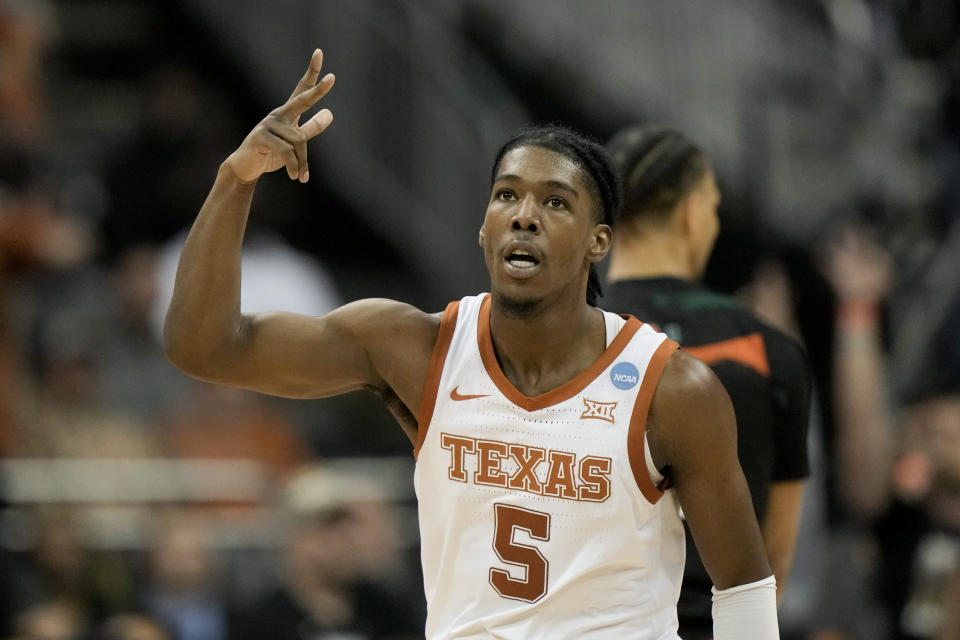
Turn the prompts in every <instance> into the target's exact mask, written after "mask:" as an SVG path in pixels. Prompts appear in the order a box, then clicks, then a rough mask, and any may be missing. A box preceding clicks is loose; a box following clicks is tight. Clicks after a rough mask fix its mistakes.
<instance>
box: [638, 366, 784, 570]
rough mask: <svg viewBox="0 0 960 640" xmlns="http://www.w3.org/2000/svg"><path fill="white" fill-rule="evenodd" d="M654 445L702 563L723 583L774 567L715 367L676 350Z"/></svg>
mask: <svg viewBox="0 0 960 640" xmlns="http://www.w3.org/2000/svg"><path fill="white" fill-rule="evenodd" d="M648 438H649V441H650V453H651V455H652V456H653V460H654V463H655V464H656V465H657V467H658V468H664V467H669V468H670V477H671V480H672V481H673V485H674V487H675V488H676V491H677V497H678V499H679V501H680V505H681V507H682V508H683V512H684V516H685V517H686V520H687V524H688V525H689V527H690V531H691V534H692V535H693V539H694V542H695V543H696V545H697V550H698V551H699V552H700V557H701V558H702V560H703V564H704V567H705V568H706V569H707V572H708V573H709V574H710V577H711V579H712V580H713V583H714V585H715V586H716V587H717V588H718V589H726V588H730V587H733V586H736V585H742V584H747V583H751V582H755V581H757V580H761V579H763V578H766V577H767V576H769V575H770V574H771V573H772V572H771V569H770V566H769V564H768V562H767V558H766V553H765V551H764V545H763V539H762V537H761V535H760V528H759V526H758V524H757V519H756V516H755V515H754V511H753V505H752V503H751V500H750V492H749V490H748V488H747V483H746V480H745V479H744V477H743V471H742V470H741V468H740V463H739V461H738V459H737V431H736V419H735V417H734V413H733V406H732V404H731V403H730V398H729V396H728V395H727V393H726V391H725V390H724V388H723V385H722V384H721V383H720V381H719V380H718V379H717V377H716V376H715V375H714V374H713V372H712V371H711V370H710V368H709V367H708V366H707V365H705V364H703V363H702V362H700V361H699V360H697V359H695V358H693V357H691V356H689V355H687V354H685V353H683V352H681V351H678V352H676V353H675V354H674V355H673V356H671V358H670V362H669V363H668V364H667V367H666V369H665V370H664V373H663V377H662V378H661V379H660V384H659V386H658V387H657V391H656V393H655V394H654V398H653V402H652V404H651V408H650V418H649V420H648Z"/></svg>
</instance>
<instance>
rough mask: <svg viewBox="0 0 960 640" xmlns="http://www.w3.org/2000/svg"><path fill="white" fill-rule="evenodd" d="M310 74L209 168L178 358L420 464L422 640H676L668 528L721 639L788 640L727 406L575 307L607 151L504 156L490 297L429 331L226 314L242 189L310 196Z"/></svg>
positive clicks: (660, 354) (174, 320) (646, 334)
mask: <svg viewBox="0 0 960 640" xmlns="http://www.w3.org/2000/svg"><path fill="white" fill-rule="evenodd" d="M321 56H322V54H321V53H320V52H319V51H317V52H315V53H314V55H313V58H312V59H311V62H310V65H309V67H308V69H307V72H306V73H305V75H304V76H303V78H302V79H301V81H300V83H299V84H298V85H297V87H296V89H295V90H294V92H293V95H292V96H291V98H290V99H289V100H288V101H287V102H286V103H285V104H284V105H283V106H281V107H279V108H277V109H275V110H274V111H273V112H271V113H270V114H269V115H268V116H267V117H266V118H265V119H264V120H263V121H261V122H260V123H259V124H258V125H257V126H256V127H255V128H254V129H253V131H252V132H251V133H250V134H249V135H248V136H247V138H246V139H245V140H244V141H243V143H242V144H241V145H240V147H239V148H238V149H237V150H236V151H234V152H233V153H232V154H231V155H230V156H229V157H228V158H227V160H226V161H225V162H224V163H223V164H222V165H221V167H220V170H219V172H218V175H217V178H216V181H215V183H214V185H213V188H212V190H211V192H210V195H209V196H208V198H207V200H206V202H205V203H204V205H203V207H202V208H201V210H200V213H199V215H198V217H197V220H196V222H195V223H194V225H193V228H192V230H191V231H190V234H189V236H188V238H187V241H186V243H185V246H184V249H183V254H182V256H181V260H180V266H179V271H178V273H177V280H176V288H175V291H174V294H173V300H172V301H171V305H170V309H169V312H168V314H167V320H166V347H167V353H168V355H169V357H170V359H171V360H172V361H173V362H175V363H176V364H177V365H178V366H180V367H181V368H182V369H183V370H185V371H186V372H188V373H190V374H191V375H193V376H196V377H198V378H201V379H204V380H208V381H213V382H217V383H220V384H228V385H234V386H239V387H244V388H248V389H254V390H257V391H261V392H264V393H271V394H276V395H281V396H289V397H303V398H312V397H323V396H332V395H335V394H339V393H344V392H348V391H352V390H355V389H369V390H372V391H374V392H375V393H377V394H379V395H380V396H381V397H382V398H383V399H384V400H385V401H386V402H387V404H388V406H389V407H390V408H391V410H392V411H393V412H394V414H395V415H397V416H398V417H399V418H400V419H401V424H402V426H403V428H404V430H405V432H406V434H407V436H408V437H409V438H410V441H411V443H413V444H414V454H415V455H416V456H417V466H416V472H415V485H416V491H417V496H418V501H419V512H420V531H421V545H422V561H423V574H424V583H425V589H426V595H427V603H428V613H427V626H426V635H427V637H428V638H430V639H434V638H475V639H479V638H491V637H496V638H517V639H520V638H522V639H531V638H604V639H609V638H637V639H650V640H653V639H656V640H668V639H669V640H673V639H675V638H677V637H678V636H677V631H676V629H677V618H676V599H677V594H678V593H679V589H680V577H681V573H682V565H683V557H684V542H683V527H682V524H681V522H680V519H679V515H678V507H679V506H681V505H682V507H683V509H684V511H685V513H686V517H687V521H688V522H689V525H690V528H691V530H692V532H693V534H694V536H695V538H696V540H697V544H698V546H699V548H700V553H701V556H702V557H703V560H704V564H705V565H706V567H707V569H708V571H709V572H710V575H711V577H712V578H713V581H714V584H715V588H716V592H715V596H714V599H715V605H714V607H715V610H714V618H715V620H716V626H715V628H716V630H717V632H716V637H717V638H718V640H732V639H734V638H735V639H737V640H744V639H748V640H749V639H753V638H763V639H764V640H768V639H770V638H777V637H779V635H778V631H777V621H776V606H775V591H776V587H775V582H774V578H773V576H772V575H771V571H770V567H769V565H768V563H767V560H766V557H765V554H764V549H763V541H762V539H761V537H760V531H759V527H758V526H757V522H756V518H755V517H754V516H753V513H752V510H751V507H750V495H749V492H748V490H747V485H746V483H745V481H744V479H743V474H742V472H741V470H740V467H739V464H738V462H737V456H736V444H735V443H736V433H735V430H736V427H735V421H734V417H733V410H732V408H731V406H730V402H729V398H728V397H727V395H726V393H725V392H724V391H723V387H722V385H721V384H720V383H719V381H718V380H717V379H716V377H715V376H714V375H713V374H712V373H711V372H710V369H709V368H708V367H707V366H706V365H704V364H703V363H701V362H700V361H698V360H696V359H695V358H692V357H690V356H688V355H686V354H684V353H681V352H678V351H676V350H675V348H676V343H674V342H672V341H670V340H668V339H666V337H665V336H664V335H663V334H659V333H657V332H655V331H653V330H652V329H651V328H650V327H648V326H646V325H641V323H640V322H638V321H637V320H635V319H632V318H624V317H621V316H617V315H614V314H608V313H604V312H602V311H600V310H598V309H597V308H595V307H593V306H591V305H590V304H589V303H588V302H587V290H588V279H591V277H590V275H589V274H590V272H591V267H592V265H594V264H595V263H596V262H598V261H600V260H601V259H603V258H604V256H605V255H606V253H607V249H608V248H609V246H610V241H611V228H610V222H611V221H612V218H613V216H614V214H615V213H616V211H617V209H618V205H619V197H620V193H619V190H618V186H617V182H616V177H615V173H614V172H613V169H612V166H611V165H610V163H609V159H608V157H607V155H606V153H605V152H604V150H603V148H602V147H601V146H599V145H597V144H595V143H592V142H590V141H587V140H586V139H584V138H582V137H580V136H578V135H576V134H574V133H573V132H570V131H568V130H565V129H550V128H547V129H535V130H531V131H528V132H525V133H524V134H522V135H520V136H518V137H516V138H514V139H513V140H511V141H509V142H508V143H506V144H505V145H504V146H503V148H502V149H501V151H500V153H499V155H498V156H497V158H496V161H495V163H494V167H493V185H492V192H491V197H490V200H489V203H488V206H487V212H486V217H485V218H484V220H483V224H482V226H481V227H480V234H479V241H480V245H481V247H482V249H483V252H484V256H485V258H486V262H487V267H488V269H489V272H490V288H491V292H492V293H490V294H484V295H478V296H467V297H465V298H463V299H462V300H460V301H458V302H453V303H451V304H450V305H449V306H448V307H447V309H446V311H444V312H443V313H441V314H431V313H425V312H423V311H421V310H419V309H416V308H414V307H412V306H410V305H407V304H403V303H400V302H395V301H392V300H363V301H359V302H354V303H351V304H348V305H345V306H343V307H340V308H339V309H336V310H334V311H332V312H330V313H329V314H327V315H325V316H322V317H319V318H313V317H302V316H296V315H293V314H286V313H270V314H258V315H254V316H247V315H244V314H242V313H241V312H240V297H239V292H240V256H241V243H242V239H243V233H244V227H245V224H246V218H247V215H248V212H249V207H250V199H251V196H252V194H253V190H254V185H255V183H256V181H257V180H258V178H259V177H260V176H261V175H262V174H264V173H266V172H269V171H274V170H276V169H279V168H281V167H284V168H285V169H286V172H287V175H288V176H289V177H290V178H291V179H294V180H300V181H304V182H305V181H306V180H307V179H308V178H309V168H308V166H307V152H306V151H307V146H306V145H307V141H308V140H309V139H311V138H313V137H315V136H316V135H318V134H319V133H321V132H322V131H323V130H324V129H325V128H326V127H327V126H328V125H329V124H330V122H331V120H332V115H331V114H330V112H329V111H328V110H326V109H324V110H321V111H320V112H319V113H317V114H316V115H314V116H312V117H311V118H309V119H307V120H306V122H304V123H303V124H302V125H300V124H298V122H299V120H300V116H301V115H302V114H303V113H304V112H305V111H306V110H307V109H309V108H310V107H311V106H313V105H314V103H316V102H317V101H318V100H319V99H320V98H321V97H322V96H323V95H324V94H325V93H326V92H327V91H328V90H329V89H330V87H331V86H332V85H333V76H332V75H329V74H328V75H326V76H324V77H323V78H322V79H321V80H319V82H318V81H317V79H318V78H319V74H320V65H321ZM591 281H592V282H593V283H594V286H595V285H596V284H597V282H596V279H595V278H594V279H591ZM591 291H593V292H594V293H595V289H594V288H593V287H591ZM667 482H670V483H672V488H669V489H668V487H667Z"/></svg>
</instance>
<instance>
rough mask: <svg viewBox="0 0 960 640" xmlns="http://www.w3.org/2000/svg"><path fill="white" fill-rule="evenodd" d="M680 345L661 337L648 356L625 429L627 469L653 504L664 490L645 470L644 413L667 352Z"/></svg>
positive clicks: (663, 365)
mask: <svg viewBox="0 0 960 640" xmlns="http://www.w3.org/2000/svg"><path fill="white" fill-rule="evenodd" d="M679 346H680V345H678V344H677V343H676V342H674V341H673V340H669V339H668V340H664V341H663V342H662V343H661V344H660V346H659V347H657V350H656V351H655V352H654V353H653V357H652V358H650V363H649V364H648V365H647V371H646V373H644V375H643V382H641V383H640V390H639V391H638V392H637V401H636V403H635V404H634V405H633V415H631V416H630V426H629V428H628V431H627V457H628V458H629V460H630V469H631V470H632V471H633V478H634V480H636V481H637V486H638V487H639V488H640V492H641V493H642V494H643V496H644V497H645V498H646V499H647V500H648V501H649V502H650V504H656V503H657V502H658V501H659V500H660V498H662V497H663V491H662V490H661V489H658V488H657V487H656V486H655V485H654V484H653V480H651V479H650V473H649V472H648V471H647V458H646V455H645V453H644V449H645V448H646V445H645V443H644V435H645V434H646V431H647V415H648V414H649V413H650V404H651V403H652V402H653V394H654V392H655V391H656V390H657V385H658V384H659V383H660V376H662V375H663V370H664V368H666V366H667V362H668V361H669V360H670V356H672V355H673V352H674V351H676V350H677V347H679Z"/></svg>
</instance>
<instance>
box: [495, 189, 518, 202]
mask: <svg viewBox="0 0 960 640" xmlns="http://www.w3.org/2000/svg"><path fill="white" fill-rule="evenodd" d="M514 198H516V195H515V194H514V193H513V191H511V190H510V189H501V190H500V191H498V192H497V200H513V199H514Z"/></svg>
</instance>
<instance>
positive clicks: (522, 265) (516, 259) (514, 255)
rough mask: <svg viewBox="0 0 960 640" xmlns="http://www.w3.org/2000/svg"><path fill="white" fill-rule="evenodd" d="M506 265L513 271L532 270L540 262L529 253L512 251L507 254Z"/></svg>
mask: <svg viewBox="0 0 960 640" xmlns="http://www.w3.org/2000/svg"><path fill="white" fill-rule="evenodd" d="M507 264H508V265H510V266H511V267H513V268H514V269H532V268H533V267H535V266H537V265H538V264H540V261H539V260H537V258H536V256H534V255H533V254H532V253H530V252H529V251H526V250H524V249H514V250H513V251H511V252H510V253H508V254H507Z"/></svg>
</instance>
